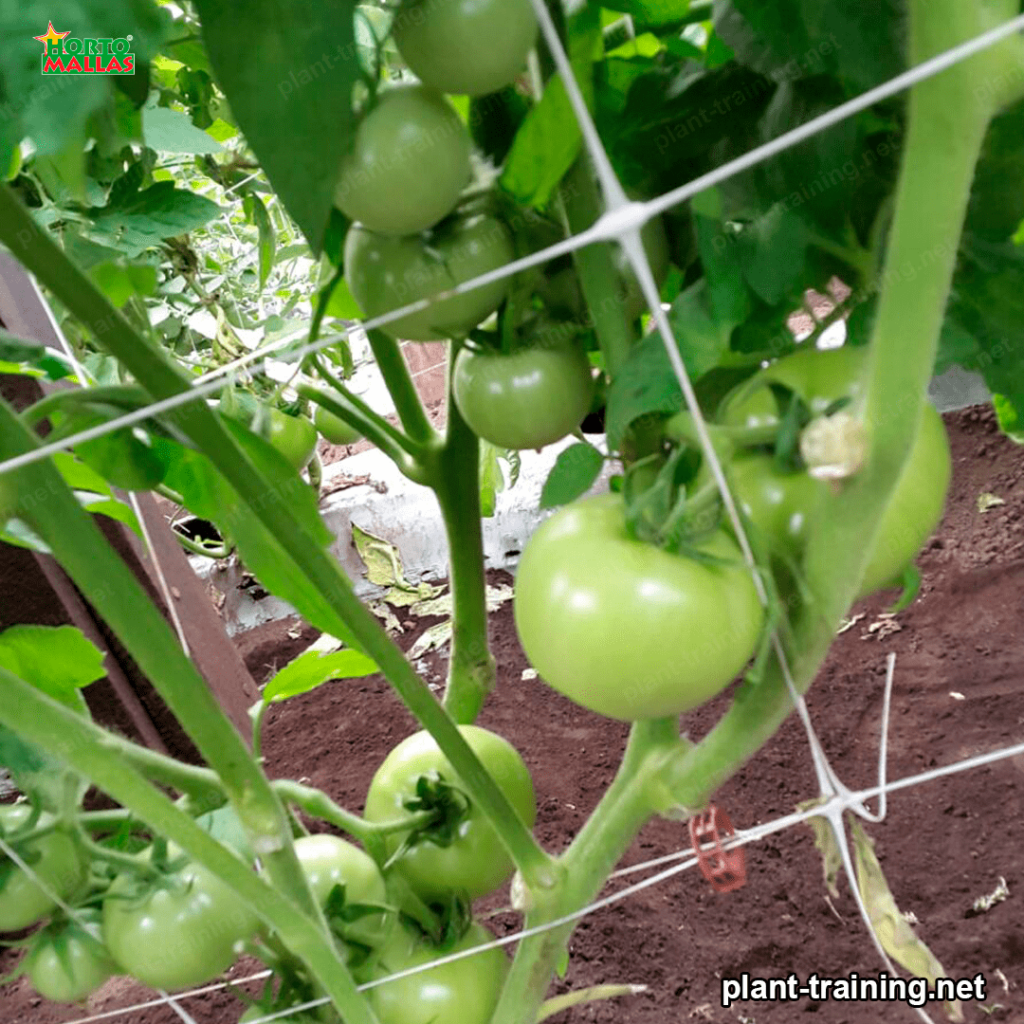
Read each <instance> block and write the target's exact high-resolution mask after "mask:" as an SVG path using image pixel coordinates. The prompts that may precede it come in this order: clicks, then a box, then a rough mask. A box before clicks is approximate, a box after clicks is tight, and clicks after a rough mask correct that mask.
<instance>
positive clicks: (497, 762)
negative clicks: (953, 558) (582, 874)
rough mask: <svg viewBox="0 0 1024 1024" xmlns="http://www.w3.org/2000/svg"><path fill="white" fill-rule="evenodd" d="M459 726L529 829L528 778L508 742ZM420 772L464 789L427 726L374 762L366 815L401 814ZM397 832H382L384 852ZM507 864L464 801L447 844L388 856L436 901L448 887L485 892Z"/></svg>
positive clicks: (505, 875)
mask: <svg viewBox="0 0 1024 1024" xmlns="http://www.w3.org/2000/svg"><path fill="white" fill-rule="evenodd" d="M459 731H460V732H461V733H462V735H463V738H464V739H465V740H466V742H467V743H468V744H469V745H470V747H472V748H473V751H474V753H476V755H477V757H479V758H480V760H481V761H482V762H483V765H484V767H485V768H486V769H487V770H488V771H489V772H490V773H491V775H492V776H493V778H494V780H495V782H497V784H498V785H499V786H500V787H501V790H502V792H504V794H505V795H506V796H507V797H508V799H509V801H510V803H511V804H512V806H513V807H514V808H515V810H516V812H517V813H518V814H519V816H520V818H522V820H523V822H524V824H525V825H526V826H527V827H529V828H532V827H533V823H534V821H535V819H536V816H537V804H536V800H535V798H534V793H533V782H532V781H531V780H530V773H529V772H528V771H527V768H526V765H525V764H523V759H522V758H521V757H520V756H519V754H518V752H517V751H516V749H515V748H514V747H513V746H512V745H511V744H510V743H509V742H508V741H507V740H504V739H502V738H501V737H500V736H496V735H495V734H494V733H492V732H488V731H487V730H486V729H481V728H479V727H477V726H474V725H462V726H459ZM423 776H426V777H428V778H437V777H438V776H440V777H441V778H442V779H444V780H445V781H446V782H448V783H450V784H451V785H452V786H453V787H456V788H458V789H461V790H462V791H463V792H465V787H464V785H463V783H462V781H461V779H460V778H459V776H458V775H457V774H456V772H455V769H454V768H452V766H451V764H450V763H449V761H448V759H447V758H446V757H445V756H444V754H442V753H441V750H440V748H439V747H438V746H437V743H436V742H435V741H434V738H433V737H432V736H431V735H430V733H428V732H418V733H415V734H414V735H412V736H410V737H408V738H407V739H405V740H403V741H402V742H401V743H399V744H398V746H397V747H395V749H394V750H392V751H391V753H390V754H388V756H387V758H386V759H385V761H384V763H383V764H382V765H381V766H380V768H378V769H377V773H376V775H374V777H373V781H372V782H371V783H370V791H369V794H368V795H367V797H366V810H365V812H364V813H365V816H366V820H367V821H369V822H384V821H396V820H398V819H400V818H403V817H407V816H408V814H409V810H408V804H409V803H410V802H412V801H414V800H416V783H417V780H418V779H420V778H421V777H423ZM405 839H406V834H405V833H396V834H393V835H390V836H388V837H387V840H386V843H387V849H388V855H389V856H391V855H393V854H394V853H395V852H396V851H397V850H398V848H399V847H400V846H401V845H402V844H403V842H404V841H405ZM512 869H513V865H512V861H511V859H510V857H509V855H508V853H507V852H506V851H505V848H504V847H503V846H502V845H501V840H499V838H498V834H497V833H496V832H495V831H494V827H493V826H492V825H491V823H490V822H489V821H488V820H487V818H486V817H485V816H484V814H483V812H482V811H481V810H480V809H479V808H478V807H477V806H476V805H475V804H472V803H471V804H470V807H469V810H468V811H467V812H466V815H465V817H464V818H463V819H462V821H461V822H460V824H459V826H458V831H457V835H456V837H455V839H454V841H453V842H452V843H451V844H450V845H449V846H438V845H436V844H435V843H432V842H429V841H426V842H420V843H417V844H415V845H414V846H412V848H411V849H408V850H406V851H405V853H403V854H402V856H401V857H399V859H398V860H397V862H396V863H395V870H397V871H400V872H401V874H402V876H403V877H404V878H405V879H406V881H407V882H408V883H409V884H410V885H411V886H412V888H413V889H414V890H415V891H416V892H418V893H419V894H420V895H421V896H423V897H424V898H426V899H428V900H430V899H438V900H444V899H445V898H446V897H447V896H448V895H449V894H451V893H452V892H460V891H461V892H464V893H466V894H467V895H468V896H469V897H470V899H476V897H478V896H486V895H487V894H488V893H491V892H494V890H495V889H497V888H498V887H499V886H501V885H503V884H504V883H505V882H507V881H508V879H509V878H511V876H512Z"/></svg>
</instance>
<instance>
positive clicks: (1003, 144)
mask: <svg viewBox="0 0 1024 1024" xmlns="http://www.w3.org/2000/svg"><path fill="white" fill-rule="evenodd" d="M1022 138H1024V102H1021V103H1018V104H1017V105H1016V106H1015V107H1013V108H1012V109H1010V110H1008V111H1006V113H1004V114H1001V115H1000V116H999V117H997V118H995V119H994V120H993V121H992V124H991V125H990V127H989V130H988V135H987V136H986V138H985V146H984V149H983V150H982V154H981V159H980V161H979V162H978V169H977V171H976V173H975V177H974V185H973V188H972V191H971V205H970V208H969V210H968V214H967V230H968V231H970V232H972V233H973V234H975V235H977V236H978V237H980V238H984V239H987V240H989V241H993V242H1005V241H1006V240H1007V239H1008V238H1010V237H1011V236H1012V235H1013V234H1014V232H1015V231H1016V230H1017V228H1018V226H1019V225H1020V223H1021V220H1022V219H1024V187H1022V186H1021V182H1022V181H1024V146H1022V145H1021V139H1022Z"/></svg>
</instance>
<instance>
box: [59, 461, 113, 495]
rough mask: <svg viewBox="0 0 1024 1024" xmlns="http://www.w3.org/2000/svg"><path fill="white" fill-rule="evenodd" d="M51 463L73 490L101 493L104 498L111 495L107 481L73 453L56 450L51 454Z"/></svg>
mask: <svg viewBox="0 0 1024 1024" xmlns="http://www.w3.org/2000/svg"><path fill="white" fill-rule="evenodd" d="M53 463H54V465H55V466H56V467H57V469H58V470H59V471H60V475H61V476H62V477H63V478H64V482H65V483H66V484H67V485H68V487H70V488H71V489H72V490H73V491H89V492H91V493H93V494H101V495H103V496H104V497H106V498H109V497H112V496H113V492H112V491H111V490H110V485H109V484H108V483H107V481H106V480H104V479H103V477H102V476H100V474H99V473H97V472H96V471H95V470H94V469H91V468H90V467H89V466H87V465H86V464H85V463H84V462H81V461H80V460H79V459H76V458H75V457H74V456H73V455H70V454H68V453H67V452H57V454H56V455H54V456H53Z"/></svg>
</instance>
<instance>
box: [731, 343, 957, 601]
mask: <svg viewBox="0 0 1024 1024" xmlns="http://www.w3.org/2000/svg"><path fill="white" fill-rule="evenodd" d="M866 358H867V352H866V350H865V349H860V348H850V347H846V346H844V347H843V348H840V349H832V350H828V351H819V350H817V349H807V350H803V351H799V352H797V353H795V354H793V355H791V356H787V357H785V358H784V359H780V360H779V361H778V362H777V363H774V364H772V365H771V366H769V367H768V368H767V369H765V370H763V371H761V372H760V373H759V374H758V376H757V377H756V378H755V379H754V383H755V384H756V382H757V381H769V382H778V383H780V384H784V385H786V386H787V387H789V388H791V389H792V390H793V391H794V392H795V393H796V394H797V395H799V396H800V397H801V398H802V399H803V400H804V401H805V402H806V403H807V405H808V406H809V407H810V409H811V411H812V413H814V414H816V415H821V414H822V413H824V412H825V410H826V409H827V408H828V407H829V406H830V405H832V404H833V403H834V402H836V401H837V400H838V399H840V398H844V397H849V398H851V399H856V397H857V396H858V395H859V394H861V390H862V384H861V374H862V372H863V369H864V363H865V360H866ZM778 415H779V414H778V408H777V405H776V402H775V399H774V398H773V397H772V394H771V392H770V391H769V390H768V389H767V388H766V387H762V388H759V389H756V390H748V389H747V388H746V387H745V388H744V389H743V390H742V391H741V392H739V393H738V395H737V399H736V400H735V401H732V402H729V403H728V404H727V405H726V409H725V414H724V418H725V421H726V422H727V423H731V424H736V425H743V424H745V425H747V426H771V425H773V424H775V423H777V422H778ZM951 476H952V458H951V455H950V451H949V439H948V437H947V435H946V428H945V426H944V424H943V422H942V417H941V416H940V415H939V414H938V413H937V412H936V411H935V409H934V407H933V406H931V405H929V404H926V405H925V408H924V412H923V414H922V417H921V424H920V427H919V428H918V434H917V437H916V438H915V440H914V444H913V447H912V448H911V450H910V454H909V456H908V457H907V461H906V463H905V465H904V468H903V473H902V475H901V476H900V479H899V481H898V483H897V484H896V489H895V491H894V492H893V495H892V498H891V500H890V502H889V505H888V506H887V508H886V510H885V512H884V514H883V516H882V522H881V525H880V528H879V532H878V534H877V536H876V538H875V546H874V548H873V549H872V553H871V558H870V560H869V562H868V565H867V568H866V570H865V573H864V578H863V580H862V581H861V586H860V591H859V592H858V596H860V597H864V596H865V595H867V594H870V593H872V592H874V591H875V590H878V589H880V588H882V587H884V586H886V585H887V584H889V583H892V582H893V581H894V580H896V579H898V577H899V576H900V574H901V573H902V572H903V571H904V569H906V567H907V566H908V565H910V564H911V562H913V560H914V558H915V557H916V556H917V553H918V552H919V551H920V550H921V547H922V546H923V544H924V542H925V541H926V540H927V539H928V537H929V536H931V534H932V533H933V532H934V530H935V528H936V527H937V526H938V525H939V522H940V521H941V519H942V513H943V510H944V508H945V503H946V494H947V492H948V490H949V483H950V479H951ZM733 479H734V484H735V488H736V494H737V496H738V498H739V499H740V503H741V504H742V505H743V506H744V507H745V508H746V510H747V514H748V515H749V516H750V517H751V519H752V520H753V521H754V523H755V524H756V525H757V526H759V527H760V528H761V529H762V530H763V531H764V532H765V534H766V535H767V536H768V538H769V539H770V540H771V541H772V542H773V543H774V544H775V545H776V547H777V548H778V549H779V550H780V551H782V552H784V553H785V554H787V555H788V556H789V557H790V558H794V559H796V558H799V556H800V555H801V554H802V552H803V549H804V545H805V543H806V534H807V529H808V525H809V523H810V521H811V518H812V516H813V514H814V510H815V509H816V508H817V507H818V504H819V502H820V501H821V500H822V498H823V496H824V495H825V494H826V487H827V485H826V484H825V483H823V482H821V481H818V480H815V479H813V478H811V477H810V476H809V475H808V474H806V473H794V474H781V473H778V472H777V471H776V470H775V467H774V465H773V464H772V460H771V459H770V458H768V457H767V456H742V457H741V458H740V459H738V460H737V461H736V464H735V466H734V470H733Z"/></svg>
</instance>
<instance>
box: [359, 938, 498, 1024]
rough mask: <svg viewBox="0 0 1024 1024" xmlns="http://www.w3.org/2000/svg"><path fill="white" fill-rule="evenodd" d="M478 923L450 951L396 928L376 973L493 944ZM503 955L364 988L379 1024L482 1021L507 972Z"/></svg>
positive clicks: (481, 956)
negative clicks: (367, 990)
mask: <svg viewBox="0 0 1024 1024" xmlns="http://www.w3.org/2000/svg"><path fill="white" fill-rule="evenodd" d="M493 941H494V936H493V935H492V934H491V933H490V932H489V931H488V930H487V929H486V928H484V927H483V926H482V925H479V924H473V925H472V926H471V927H470V929H469V931H468V932H467V933H466V934H465V935H464V936H463V937H462V938H461V939H460V940H459V941H458V942H457V943H456V944H455V945H454V946H453V947H451V948H450V949H445V950H444V951H443V952H442V951H439V950H437V949H435V948H433V947H431V946H429V945H426V944H425V943H424V942H422V941H421V940H420V939H418V938H416V937H415V936H413V935H411V934H410V933H409V932H408V931H406V930H405V929H404V928H396V929H395V932H394V934H393V935H392V937H391V938H390V939H389V941H388V943H387V945H386V946H385V948H384V950H383V952H382V954H381V960H380V964H379V967H378V969H377V974H376V977H378V978H386V977H388V976H389V975H391V974H397V973H398V972H399V971H404V970H407V969H408V968H410V967H419V966H420V965H421V964H428V963H430V962H431V961H432V960H437V959H439V958H440V957H442V956H450V955H451V954H452V953H462V952H464V951H465V950H469V949H472V948H473V947H475V946H482V945H485V944H487V943H490V942H493ZM508 969H509V965H508V958H507V957H506V956H505V954H504V952H502V950H501V949H500V948H494V949H488V950H486V951H485V952H482V953H478V954H476V955H475V956H471V957H465V958H464V959H462V960H455V961H453V962H452V963H449V964H442V965H441V966H439V967H435V968H433V969H432V970H429V971H421V972H420V973H419V974H411V975H409V977H407V978H399V979H397V980H396V981H389V982H387V983H386V984H383V985H378V986H377V987H376V988H372V989H370V991H369V997H370V1003H371V1004H372V1006H373V1009H374V1012H375V1013H376V1014H377V1017H378V1018H379V1020H380V1024H487V1022H488V1021H489V1020H490V1019H491V1017H492V1016H493V1014H494V1010H495V1007H496V1006H497V1005H498V997H499V996H500V995H501V988H502V986H503V985H504V984H505V978H506V976H507V975H508Z"/></svg>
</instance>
